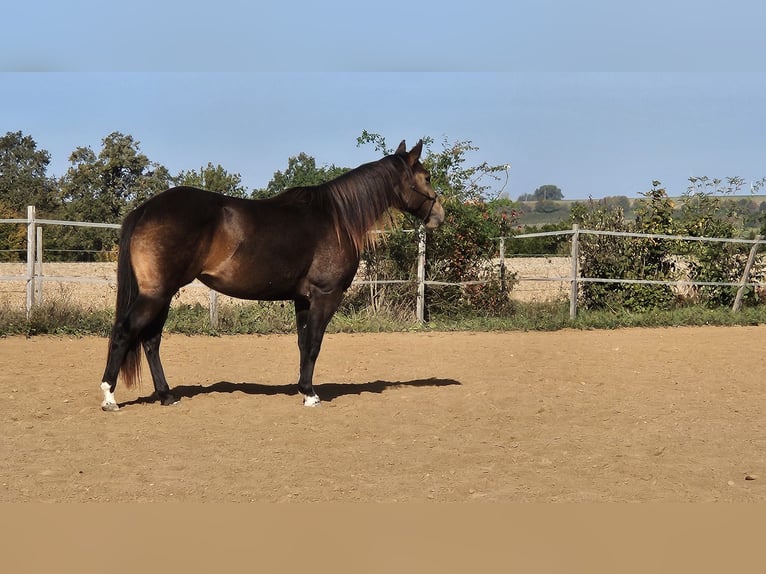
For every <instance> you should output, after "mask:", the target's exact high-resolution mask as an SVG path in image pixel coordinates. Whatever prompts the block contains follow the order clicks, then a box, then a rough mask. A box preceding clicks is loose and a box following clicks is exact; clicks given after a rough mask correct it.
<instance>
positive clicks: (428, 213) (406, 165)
mask: <svg viewBox="0 0 766 574" xmlns="http://www.w3.org/2000/svg"><path fill="white" fill-rule="evenodd" d="M395 157H398V158H399V159H400V160H402V162H403V163H404V167H406V168H407V171H408V172H409V175H410V180H412V178H413V174H412V168H411V167H410V165H409V164H408V163H407V160H405V159H404V158H403V157H402V156H400V155H396V156H395ZM410 191H414V192H415V193H416V194H418V195H419V196H421V197H424V198H425V199H424V200H423V201H422V202H421V203H420V205H418V207H417V209H416V210H414V211H420V208H421V207H423V206H424V205H425V204H426V201H430V202H431V207H429V208H428V212H427V213H426V216H425V217H424V218H423V220H422V223H425V222H426V221H428V220H429V219H430V218H431V212H432V211H433V210H434V206H435V205H436V202H437V201H438V199H439V196H438V195H437V194H436V193H434V196H433V197H431V196H430V195H428V194H427V193H425V192H423V191H420V190H419V189H418V188H417V187H415V185H414V184H412V183H411V184H410Z"/></svg>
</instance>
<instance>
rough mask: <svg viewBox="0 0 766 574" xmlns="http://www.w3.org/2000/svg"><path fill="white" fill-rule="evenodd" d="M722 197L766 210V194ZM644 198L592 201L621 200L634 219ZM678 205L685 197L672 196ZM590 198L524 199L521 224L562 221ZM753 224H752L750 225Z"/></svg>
mask: <svg viewBox="0 0 766 574" xmlns="http://www.w3.org/2000/svg"><path fill="white" fill-rule="evenodd" d="M719 197H721V199H723V200H726V201H733V202H735V203H739V202H752V203H751V204H750V206H751V209H753V208H754V209H756V210H757V211H759V212H763V211H765V210H766V205H763V204H764V203H765V202H766V195H727V196H719ZM642 199H643V198H641V197H637V198H628V197H610V198H604V199H593V200H592V201H593V202H594V203H600V202H602V201H607V202H609V203H611V204H617V203H618V202H619V205H620V206H621V207H622V208H623V212H624V214H625V218H626V219H633V218H634V217H635V212H634V210H633V208H634V205H635V203H636V202H637V201H639V200H642ZM670 199H672V200H673V201H674V202H675V203H676V205H679V204H680V203H681V202H682V201H683V198H680V197H671V198H670ZM589 201H591V200H589V199H564V200H560V201H547V202H545V205H544V206H539V205H537V203H536V202H533V201H522V202H517V203H516V205H517V206H521V210H522V215H521V217H519V220H518V221H519V225H522V226H527V225H546V224H555V223H560V222H562V221H567V220H568V219H569V209H570V208H571V206H572V204H573V203H588V202H589ZM541 207H542V208H541ZM748 226H750V227H751V226H752V224H750V225H748Z"/></svg>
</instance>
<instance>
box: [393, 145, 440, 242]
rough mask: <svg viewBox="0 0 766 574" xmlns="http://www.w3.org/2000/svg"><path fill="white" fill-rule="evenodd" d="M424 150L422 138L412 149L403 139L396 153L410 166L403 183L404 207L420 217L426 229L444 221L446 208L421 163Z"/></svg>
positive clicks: (433, 227)
mask: <svg viewBox="0 0 766 574" xmlns="http://www.w3.org/2000/svg"><path fill="white" fill-rule="evenodd" d="M422 151H423V140H420V141H419V142H418V143H417V144H416V145H415V147H413V148H412V149H411V150H410V151H407V146H406V145H405V143H404V140H402V143H400V144H399V147H398V148H397V149H396V152H395V153H394V155H396V156H398V157H400V158H401V159H402V160H404V163H405V164H406V165H407V166H408V167H409V170H408V175H407V176H406V177H405V183H404V185H403V191H402V197H401V199H402V204H403V205H402V209H403V210H404V211H406V212H407V213H411V214H412V215H414V216H415V217H417V218H419V219H420V220H421V221H422V222H423V225H425V227H426V229H435V228H436V227H439V225H441V223H442V222H443V221H444V208H443V207H442V204H441V203H439V197H438V196H437V195H436V192H435V191H434V188H433V187H431V175H430V174H429V173H428V170H426V168H424V167H423V164H422V163H420V154H421V152H422Z"/></svg>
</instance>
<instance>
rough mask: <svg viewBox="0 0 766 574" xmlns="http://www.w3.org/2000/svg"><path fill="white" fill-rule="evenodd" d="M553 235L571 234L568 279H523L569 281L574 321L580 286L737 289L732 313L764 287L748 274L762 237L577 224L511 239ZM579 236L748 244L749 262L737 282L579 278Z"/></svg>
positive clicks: (570, 309) (502, 241)
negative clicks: (592, 227) (750, 290)
mask: <svg viewBox="0 0 766 574" xmlns="http://www.w3.org/2000/svg"><path fill="white" fill-rule="evenodd" d="M556 235H571V236H572V240H571V259H572V272H571V274H570V275H569V277H537V278H531V277H526V278H525V279H526V280H528V281H529V280H539V281H568V282H569V283H570V295H569V316H570V317H571V318H572V319H574V318H575V317H576V316H577V299H578V292H579V286H580V284H582V283H623V284H635V285H677V286H681V285H688V286H700V287H701V286H711V287H737V294H736V296H735V298H734V304H733V305H732V311H735V312H736V311H739V310H740V309H741V307H742V298H743V296H744V292H745V289H746V288H747V287H764V286H766V283H763V282H759V281H750V274H751V271H752V267H753V263H754V262H755V257H756V255H757V253H758V249H759V248H760V246H761V245H764V244H766V240H765V239H764V238H762V237H760V236H759V237H757V238H755V239H744V238H742V239H739V238H730V237H697V236H689V235H664V234H659V233H631V232H623V231H596V230H590V229H580V228H579V226H578V225H577V224H575V225H573V226H572V229H564V230H561V231H543V232H539V233H525V234H520V235H514V236H513V237H512V238H510V239H525V238H533V237H551V236H556ZM580 235H597V236H598V235H600V236H611V237H633V238H641V239H665V240H677V241H703V242H710V243H740V244H745V245H751V246H752V247H751V249H750V253H749V255H748V260H747V263H746V265H745V269H744V271H743V273H742V276H741V277H740V280H739V281H737V282H736V283H735V282H725V281H684V280H677V281H665V280H654V279H615V278H607V277H582V276H581V274H580V265H579V260H580V257H579V250H580V242H579V239H580ZM507 239H509V238H508V237H500V238H498V240H499V241H500V252H501V254H502V253H504V243H505V241H506V240H507Z"/></svg>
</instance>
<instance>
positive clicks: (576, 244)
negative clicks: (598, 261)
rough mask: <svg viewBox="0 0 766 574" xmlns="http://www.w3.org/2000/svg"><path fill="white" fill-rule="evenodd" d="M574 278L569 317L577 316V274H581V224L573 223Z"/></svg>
mask: <svg viewBox="0 0 766 574" xmlns="http://www.w3.org/2000/svg"><path fill="white" fill-rule="evenodd" d="M572 231H573V232H574V233H572V280H571V283H570V285H569V318H570V319H575V318H576V317H577V287H578V285H577V276H578V275H579V274H580V226H579V225H578V224H577V223H575V224H573V225H572Z"/></svg>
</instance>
